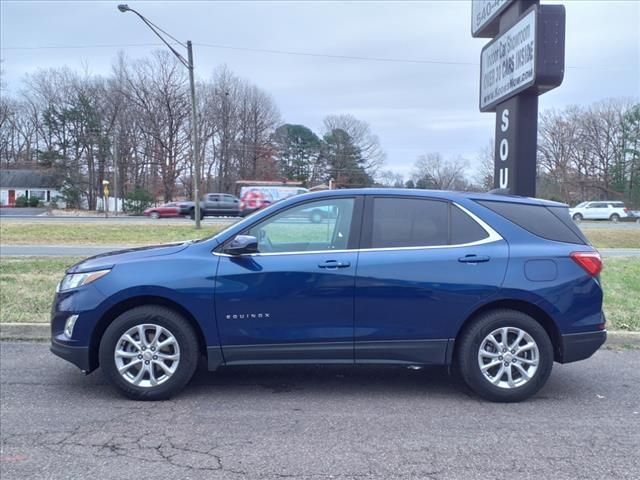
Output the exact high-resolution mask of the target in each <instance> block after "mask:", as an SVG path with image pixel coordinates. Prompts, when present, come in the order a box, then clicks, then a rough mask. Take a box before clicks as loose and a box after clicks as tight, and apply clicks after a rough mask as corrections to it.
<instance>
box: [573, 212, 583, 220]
mask: <svg viewBox="0 0 640 480" xmlns="http://www.w3.org/2000/svg"><path fill="white" fill-rule="evenodd" d="M573 221H574V222H581V221H582V215H580V214H579V213H574V214H573Z"/></svg>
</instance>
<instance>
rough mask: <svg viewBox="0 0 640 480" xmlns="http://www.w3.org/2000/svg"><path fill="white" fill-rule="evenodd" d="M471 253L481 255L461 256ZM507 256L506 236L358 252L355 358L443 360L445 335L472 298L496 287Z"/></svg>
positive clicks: (454, 328)
mask: <svg viewBox="0 0 640 480" xmlns="http://www.w3.org/2000/svg"><path fill="white" fill-rule="evenodd" d="M470 255H477V256H478V257H484V258H482V261H478V262H476V263H473V262H467V261H460V260H461V259H463V260H464V259H465V258H468V256H470ZM486 257H488V258H489V259H488V260H485V259H486ZM507 258H508V254H507V244H506V242H504V241H503V240H501V241H499V242H493V243H491V244H485V245H478V246H473V247H447V248H433V249H424V250H410V249H407V250H392V251H369V252H361V253H360V256H359V259H358V272H357V279H356V299H355V317H356V320H355V322H356V327H355V341H356V343H355V351H356V353H355V356H356V362H358V363H360V362H372V361H378V360H379V361H386V360H389V359H394V360H400V359H404V360H405V361H407V362H412V361H413V362H420V363H444V359H445V352H446V345H447V339H449V338H453V337H454V336H455V334H456V332H457V330H458V327H459V326H460V324H461V323H462V321H463V320H464V319H466V317H467V316H468V315H469V313H470V312H471V311H472V310H473V307H474V306H475V305H477V304H479V303H480V302H481V301H482V300H483V299H485V298H486V297H488V296H489V295H491V294H493V293H495V292H496V291H497V290H498V288H499V287H500V285H501V284H502V280H503V278H504V274H505V271H506V266H507Z"/></svg>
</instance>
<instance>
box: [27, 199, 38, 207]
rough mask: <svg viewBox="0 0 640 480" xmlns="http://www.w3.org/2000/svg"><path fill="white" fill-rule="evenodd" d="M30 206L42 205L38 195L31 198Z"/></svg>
mask: <svg viewBox="0 0 640 480" xmlns="http://www.w3.org/2000/svg"><path fill="white" fill-rule="evenodd" d="M29 206H30V207H38V206H40V199H38V198H36V197H31V198H29Z"/></svg>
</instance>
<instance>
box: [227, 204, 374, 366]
mask: <svg viewBox="0 0 640 480" xmlns="http://www.w3.org/2000/svg"><path fill="white" fill-rule="evenodd" d="M323 207H327V208H328V207H331V208H332V209H333V211H335V212H336V215H335V217H333V218H331V219H330V220H327V221H325V222H323V223H321V224H313V223H312V221H311V217H310V215H309V212H310V211H311V210H312V209H314V208H323ZM361 221H362V200H361V199H360V198H356V197H339V198H337V197H331V198H327V199H322V200H315V201H311V202H305V203H301V204H298V205H294V206H292V207H290V208H287V209H284V210H281V211H279V212H277V213H275V214H273V215H272V216H270V217H268V218H266V219H264V220H261V221H259V222H257V223H255V224H253V225H251V226H250V227H248V228H247V229H246V230H245V231H244V232H242V234H245V235H251V236H254V237H256V239H259V242H258V249H259V253H258V254H250V255H238V256H229V255H224V254H223V255H221V256H220V262H219V264H218V272H217V282H216V285H217V286H216V296H215V297H216V306H215V308H216V317H217V319H218V328H219V332H220V338H221V343H222V348H223V353H224V356H225V360H226V362H227V363H236V364H238V363H265V362H266V363H281V362H339V363H344V362H347V363H353V327H354V325H353V298H354V294H355V271H356V266H357V259H358V252H357V250H356V249H355V246H356V245H357V239H358V238H357V237H358V236H359V234H360V225H361ZM220 248H221V249H222V250H224V245H223V246H222V247H220Z"/></svg>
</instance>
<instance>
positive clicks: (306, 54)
mask: <svg viewBox="0 0 640 480" xmlns="http://www.w3.org/2000/svg"><path fill="white" fill-rule="evenodd" d="M172 38H173V37H172ZM169 43H170V45H183V43H182V42H179V41H176V42H169ZM194 45H196V46H199V47H205V48H218V49H221V50H235V51H243V52H255V53H266V54H270V55H291V56H297V57H313V58H332V59H337V60H355V61H364V62H383V63H406V64H414V65H443V66H448V65H451V66H468V67H478V66H479V65H480V64H479V63H478V62H458V61H446V60H426V59H418V58H394V57H367V56H360V55H341V54H331V53H318V52H300V51H294V50H278V49H269V48H254V47H238V46H233V45H223V44H215V43H194ZM161 46H162V44H160V43H120V44H96V45H38V46H31V47H0V50H14V51H20V50H24V51H29V50H65V49H70V50H76V49H84V50H87V49H92V48H123V47H161ZM566 68H567V69H589V68H598V69H602V70H608V71H609V70H618V71H620V70H632V69H633V68H632V67H623V66H606V65H597V66H596V65H580V66H577V65H576V66H567V67H566Z"/></svg>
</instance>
